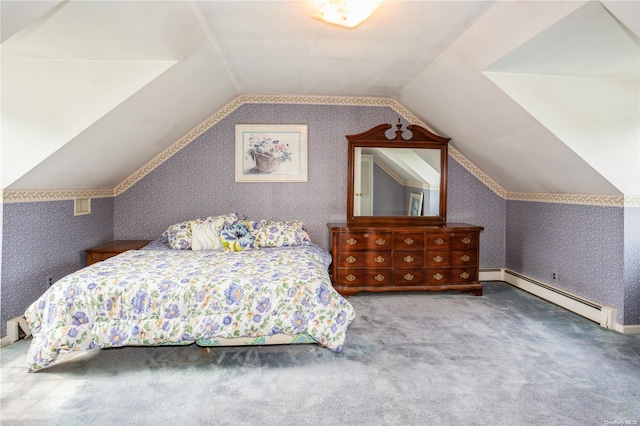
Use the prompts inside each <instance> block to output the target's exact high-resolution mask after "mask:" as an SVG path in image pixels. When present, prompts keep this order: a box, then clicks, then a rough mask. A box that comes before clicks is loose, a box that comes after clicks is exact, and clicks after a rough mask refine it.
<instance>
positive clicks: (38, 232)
mask: <svg viewBox="0 0 640 426" xmlns="http://www.w3.org/2000/svg"><path fill="white" fill-rule="evenodd" d="M2 208H3V226H2V228H3V229H2V232H3V234H2V314H1V318H0V321H1V322H0V324H2V330H1V331H2V335H3V336H4V335H5V334H6V329H5V325H6V322H7V320H8V319H10V318H13V317H15V316H17V315H20V314H22V313H24V311H25V309H27V307H28V306H29V305H30V304H31V303H32V302H34V301H35V300H36V299H37V298H38V297H40V295H41V294H42V293H44V291H45V290H46V289H47V277H52V278H53V280H54V281H56V280H58V279H60V278H62V277H63V276H65V275H67V274H69V273H71V272H74V271H76V270H78V269H80V268H82V267H84V266H86V255H85V253H84V250H86V249H88V248H89V247H92V246H95V245H97V244H101V243H104V242H107V241H110V240H112V239H113V198H95V199H93V200H91V214H89V215H84V216H74V215H73V201H71V200H68V201H48V202H40V203H15V204H3V205H2Z"/></svg>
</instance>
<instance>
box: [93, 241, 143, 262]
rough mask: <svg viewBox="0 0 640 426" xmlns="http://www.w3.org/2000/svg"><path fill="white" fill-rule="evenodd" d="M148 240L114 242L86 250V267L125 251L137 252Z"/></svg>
mask: <svg viewBox="0 0 640 426" xmlns="http://www.w3.org/2000/svg"><path fill="white" fill-rule="evenodd" d="M150 242H151V241H150V240H116V241H111V242H110V243H106V244H101V245H99V246H95V247H91V248H90V249H87V250H86V252H87V266H89V265H91V264H94V263H96V262H100V261H101V260H105V259H108V258H110V257H113V256H115V255H118V254H120V253H123V252H125V251H127V250H139V249H141V248H142V247H144V246H146V245H147V244H149V243H150Z"/></svg>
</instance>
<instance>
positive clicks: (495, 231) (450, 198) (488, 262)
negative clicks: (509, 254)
mask: <svg viewBox="0 0 640 426" xmlns="http://www.w3.org/2000/svg"><path fill="white" fill-rule="evenodd" d="M448 176H449V180H448V182H447V193H448V194H447V222H458V223H470V224H473V225H479V226H484V231H482V234H480V267H481V268H502V267H504V247H505V218H506V201H505V200H504V199H502V198H500V197H499V196H498V195H496V193H495V192H493V191H491V190H490V189H489V188H487V187H486V186H485V185H484V184H483V183H482V182H480V180H478V178H476V177H475V176H473V175H472V174H471V173H469V172H468V171H467V170H466V169H465V168H464V167H462V166H461V165H460V164H458V163H457V162H456V161H453V160H452V159H451V158H449V175H448Z"/></svg>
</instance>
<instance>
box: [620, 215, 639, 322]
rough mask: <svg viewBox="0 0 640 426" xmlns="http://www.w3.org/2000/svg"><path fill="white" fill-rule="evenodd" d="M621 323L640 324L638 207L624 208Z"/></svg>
mask: <svg viewBox="0 0 640 426" xmlns="http://www.w3.org/2000/svg"><path fill="white" fill-rule="evenodd" d="M623 324H640V207H625V209H624V317H623Z"/></svg>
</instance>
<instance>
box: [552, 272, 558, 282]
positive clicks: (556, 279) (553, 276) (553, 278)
mask: <svg viewBox="0 0 640 426" xmlns="http://www.w3.org/2000/svg"><path fill="white" fill-rule="evenodd" d="M551 279H552V280H553V281H558V273H557V272H552V273H551Z"/></svg>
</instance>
